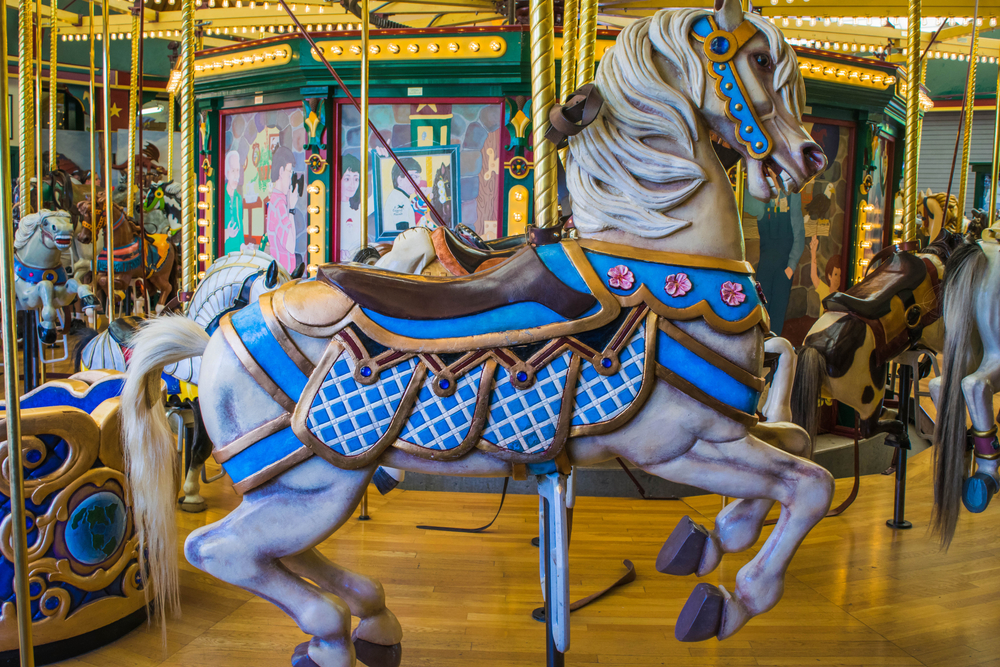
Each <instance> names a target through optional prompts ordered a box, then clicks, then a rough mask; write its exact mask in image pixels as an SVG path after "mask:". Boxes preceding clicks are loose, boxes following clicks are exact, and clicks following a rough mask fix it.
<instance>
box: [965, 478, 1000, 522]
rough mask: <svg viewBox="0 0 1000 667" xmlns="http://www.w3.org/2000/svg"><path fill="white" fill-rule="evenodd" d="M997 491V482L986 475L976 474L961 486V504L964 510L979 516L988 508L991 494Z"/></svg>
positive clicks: (991, 497)
mask: <svg viewBox="0 0 1000 667" xmlns="http://www.w3.org/2000/svg"><path fill="white" fill-rule="evenodd" d="M998 490H1000V489H998V485H997V481H996V480H995V479H993V477H991V476H990V475H987V474H986V473H982V472H977V473H976V474H975V475H973V476H972V477H970V478H968V479H967V480H965V483H964V484H963V485H962V503H963V504H964V505H965V509H967V510H969V511H970V512H972V513H974V514H979V513H980V512H982V511H984V510H985V509H986V508H987V507H989V504H990V501H991V500H992V499H993V494H995V493H996V492H997V491H998Z"/></svg>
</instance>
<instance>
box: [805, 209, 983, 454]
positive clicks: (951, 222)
mask: <svg viewBox="0 0 1000 667" xmlns="http://www.w3.org/2000/svg"><path fill="white" fill-rule="evenodd" d="M951 199H952V200H955V197H954V196H952V198H951ZM944 200H945V195H944V194H943V193H942V194H939V195H930V194H928V195H927V196H926V197H924V200H923V202H924V206H923V211H922V214H923V219H924V224H925V225H926V226H928V227H929V228H934V229H938V230H939V232H938V235H937V237H936V238H935V240H934V242H933V243H931V244H930V245H928V246H927V247H926V248H924V249H923V250H921V251H920V252H917V253H907V252H892V254H889V252H886V255H887V256H886V258H885V260H884V261H883V262H882V263H881V264H880V265H879V266H878V267H877V268H875V269H874V270H873V271H872V272H871V273H869V274H868V275H867V276H865V278H864V279H863V280H862V281H861V282H859V283H857V284H856V285H854V286H853V287H851V288H850V289H849V290H847V291H846V292H835V293H833V294H831V295H830V296H828V297H827V298H826V299H824V300H823V307H824V308H825V310H826V312H824V313H823V315H821V316H820V318H819V319H818V320H816V322H815V323H814V324H813V325H812V327H811V328H810V329H809V333H808V334H806V338H805V341H804V342H803V344H802V347H801V348H800V351H799V360H798V366H797V368H796V372H795V382H794V385H793V388H792V396H793V402H792V412H793V418H792V421H794V422H795V423H796V424H799V425H800V426H802V427H803V428H805V429H806V431H808V432H809V434H810V436H811V437H812V438H813V440H815V438H816V434H817V431H818V424H819V418H818V412H819V399H820V397H821V396H822V397H824V398H828V399H835V400H837V401H839V402H840V403H843V404H845V405H848V406H850V407H851V408H853V409H854V410H856V411H857V413H858V417H859V420H860V422H859V430H860V436H861V437H862V438H870V437H872V436H874V435H876V434H878V433H887V434H888V435H889V436H890V437H891V438H893V439H897V438H899V437H901V436H902V434H903V430H904V429H905V428H906V426H905V425H904V424H902V423H901V422H900V421H898V420H882V403H883V399H884V397H885V383H886V377H887V371H888V366H889V362H891V361H892V360H893V359H894V358H895V357H896V356H898V355H899V354H902V353H903V352H905V351H907V350H910V349H915V348H924V349H929V350H932V351H935V352H937V351H940V350H941V349H943V345H944V335H945V328H944V326H945V325H944V322H943V321H942V320H941V319H940V316H941V302H940V296H941V283H942V280H944V279H945V277H946V274H945V266H946V263H947V262H948V258H949V257H950V256H951V255H952V253H953V252H954V251H955V249H956V248H959V247H960V246H962V245H965V244H966V242H967V241H966V239H965V237H964V236H963V235H962V234H958V233H955V232H953V231H949V230H951V229H957V211H958V207H957V204H956V202H955V201H953V202H952V204H953V206H951V207H948V210H949V216H948V218H947V220H941V219H939V216H940V215H942V214H943V210H944V208H943V203H944ZM889 251H891V249H889Z"/></svg>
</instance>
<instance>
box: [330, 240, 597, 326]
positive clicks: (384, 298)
mask: <svg viewBox="0 0 1000 667" xmlns="http://www.w3.org/2000/svg"><path fill="white" fill-rule="evenodd" d="M440 231H446V230H445V229H444V228H443V227H439V228H438V229H436V230H435V234H437V233H438V232H440ZM449 233H450V232H449ZM442 236H443V235H442ZM443 237H444V236H443ZM444 238H448V237H444ZM466 248H467V250H468V252H470V253H472V252H477V251H474V250H473V249H472V248H468V247H467V246H466ZM483 254H486V253H483ZM317 278H318V279H319V280H320V281H322V282H325V283H328V284H330V285H332V286H334V287H336V288H337V289H339V290H340V291H341V292H343V293H344V294H345V295H346V296H347V297H349V298H350V299H351V300H352V301H354V303H356V304H357V305H358V306H360V307H361V308H363V309H365V310H366V311H370V313H374V314H378V315H383V316H386V317H389V318H393V319H397V320H451V319H455V318H461V317H466V316H470V315H478V314H481V313H486V312H489V311H492V310H494V309H496V308H500V307H502V306H509V305H513V304H529V303H530V304H538V305H541V306H543V307H545V308H547V309H549V310H551V311H553V312H554V313H556V314H558V315H559V316H560V317H562V318H564V319H567V320H571V319H575V318H577V317H580V316H581V315H583V314H584V313H585V312H587V311H588V310H590V309H591V308H593V307H594V306H595V305H597V299H596V298H595V297H594V296H593V295H592V294H589V293H585V292H581V291H578V290H576V289H573V288H572V287H570V286H569V285H567V284H566V283H564V282H563V281H561V280H559V278H557V277H556V276H555V275H554V274H553V273H552V271H551V270H550V269H549V268H548V267H547V266H546V265H545V263H544V262H543V261H542V260H541V259H540V257H539V255H538V253H537V252H536V250H535V249H534V248H532V247H522V249H521V250H519V251H517V252H516V254H513V256H512V257H511V258H510V259H509V261H505V262H503V263H502V264H499V265H497V266H495V267H494V268H491V269H487V270H484V271H482V272H480V273H476V274H474V275H470V276H463V277H460V278H433V277H426V276H411V275H405V274H400V273H395V272H392V271H383V270H380V269H373V268H370V267H364V266H357V265H350V264H328V265H325V266H323V267H321V268H320V269H319V272H318V273H317ZM512 325H514V326H516V323H512Z"/></svg>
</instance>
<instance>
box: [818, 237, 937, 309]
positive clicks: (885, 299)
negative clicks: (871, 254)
mask: <svg viewBox="0 0 1000 667" xmlns="http://www.w3.org/2000/svg"><path fill="white" fill-rule="evenodd" d="M926 277H927V266H926V265H925V264H924V262H923V260H921V259H920V258H919V257H917V256H916V255H913V254H910V253H906V252H900V253H896V254H895V255H893V256H892V257H890V258H889V259H887V260H886V261H885V262H883V263H882V264H880V265H879V266H878V268H876V269H875V270H874V271H872V273H871V274H870V275H869V276H867V277H866V278H865V279H864V280H862V281H861V282H859V283H858V284H857V285H855V286H854V287H852V288H851V289H849V290H847V291H846V292H834V293H833V294H831V295H830V296H828V297H826V298H825V299H823V306H824V307H825V308H826V309H827V310H830V311H833V312H840V313H853V314H855V315H858V316H860V317H863V318H864V319H867V320H877V319H879V318H882V317H885V316H886V315H888V314H889V313H890V311H891V310H892V303H891V302H892V299H893V297H897V296H898V297H900V299H902V300H903V302H904V304H906V303H908V302H910V301H912V293H913V291H914V290H916V289H917V288H918V287H919V286H920V284H921V283H922V282H924V279H925V278H926Z"/></svg>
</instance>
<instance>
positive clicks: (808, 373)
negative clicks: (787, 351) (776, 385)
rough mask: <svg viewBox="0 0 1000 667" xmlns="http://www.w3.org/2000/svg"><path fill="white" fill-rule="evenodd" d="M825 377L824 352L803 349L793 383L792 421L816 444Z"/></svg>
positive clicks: (814, 349) (811, 348)
mask: <svg viewBox="0 0 1000 667" xmlns="http://www.w3.org/2000/svg"><path fill="white" fill-rule="evenodd" d="M825 377H826V359H824V358H823V355H822V353H820V351H819V350H817V349H816V348H813V347H807V348H805V349H804V350H802V352H801V353H800V354H799V361H798V364H796V366H795V381H794V382H793V383H792V423H795V424H798V425H799V426H801V427H802V428H804V429H805V430H806V433H808V434H809V441H810V442H812V443H814V444H815V442H816V434H817V432H818V431H819V392H820V389H821V388H822V386H823V379H824V378H825Z"/></svg>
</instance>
